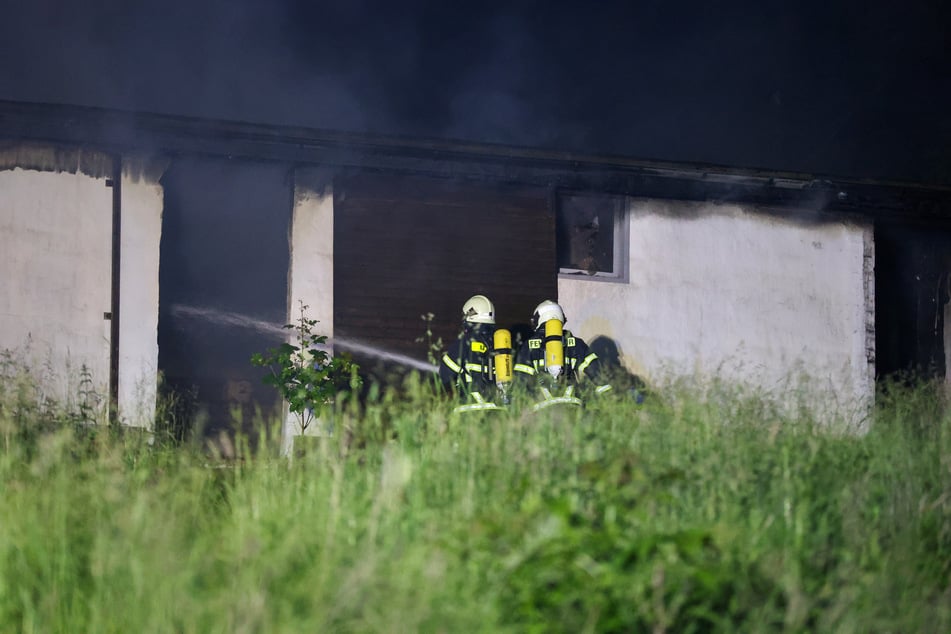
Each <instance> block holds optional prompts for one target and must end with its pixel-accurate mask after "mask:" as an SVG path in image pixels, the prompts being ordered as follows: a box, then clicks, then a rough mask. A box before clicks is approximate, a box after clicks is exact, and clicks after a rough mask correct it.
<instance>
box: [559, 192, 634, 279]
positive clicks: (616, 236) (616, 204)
mask: <svg viewBox="0 0 951 634" xmlns="http://www.w3.org/2000/svg"><path fill="white" fill-rule="evenodd" d="M555 200H556V203H555V206H556V236H557V250H558V273H559V275H561V276H562V277H565V276H568V277H572V278H576V277H579V278H585V279H594V280H601V281H612V282H626V281H627V278H628V266H627V260H628V258H627V254H628V251H627V249H628V246H627V241H628V227H627V222H628V218H627V214H626V213H625V210H626V198H625V197H623V196H610V195H605V194H590V193H575V192H571V193H559V194H558V195H557V196H556V199H555Z"/></svg>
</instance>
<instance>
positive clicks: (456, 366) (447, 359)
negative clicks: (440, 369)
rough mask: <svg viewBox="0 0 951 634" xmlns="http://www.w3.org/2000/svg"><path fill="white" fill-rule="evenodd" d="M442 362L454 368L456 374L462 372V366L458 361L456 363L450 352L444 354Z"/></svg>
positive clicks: (451, 368)
mask: <svg viewBox="0 0 951 634" xmlns="http://www.w3.org/2000/svg"><path fill="white" fill-rule="evenodd" d="M442 362H443V363H445V364H446V366H447V367H448V368H449V369H450V370H452V371H453V372H455V373H456V374H459V373H460V372H462V366H460V365H459V364H458V363H456V362H455V361H453V360H452V358H450V356H449V355H448V354H444V355H442Z"/></svg>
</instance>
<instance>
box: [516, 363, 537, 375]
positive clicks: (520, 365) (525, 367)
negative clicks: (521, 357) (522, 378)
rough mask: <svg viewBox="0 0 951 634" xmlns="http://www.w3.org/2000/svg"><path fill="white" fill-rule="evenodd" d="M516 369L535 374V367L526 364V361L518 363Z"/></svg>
mask: <svg viewBox="0 0 951 634" xmlns="http://www.w3.org/2000/svg"><path fill="white" fill-rule="evenodd" d="M514 369H515V371H516V372H523V373H525V374H535V368H533V367H532V366H530V365H525V364H524V363H516V364H515V368H514Z"/></svg>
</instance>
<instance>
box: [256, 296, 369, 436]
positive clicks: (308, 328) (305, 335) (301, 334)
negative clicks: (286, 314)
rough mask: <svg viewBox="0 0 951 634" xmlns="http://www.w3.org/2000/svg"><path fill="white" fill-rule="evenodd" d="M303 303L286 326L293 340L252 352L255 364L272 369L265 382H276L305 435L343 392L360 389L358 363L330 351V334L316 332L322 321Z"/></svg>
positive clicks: (269, 383)
mask: <svg viewBox="0 0 951 634" xmlns="http://www.w3.org/2000/svg"><path fill="white" fill-rule="evenodd" d="M307 309H308V306H307V305H305V304H304V303H303V302H301V303H300V317H298V318H297V320H296V321H295V322H294V323H293V324H286V325H285V326H284V328H285V329H287V330H292V331H293V333H294V335H293V337H292V338H291V340H290V341H285V342H284V343H282V344H281V345H279V346H277V347H275V348H271V349H269V350H268V351H267V352H265V353H260V352H256V353H254V354H253V355H251V364H252V365H255V366H259V367H263V368H267V369H268V374H267V375H266V376H265V377H264V379H263V380H264V383H265V384H267V385H273V386H274V387H276V388H277V389H278V391H279V392H280V394H281V396H282V397H283V398H284V400H285V401H287V405H288V409H289V410H290V411H291V412H293V413H294V414H295V415H296V416H297V420H298V426H299V431H300V433H301V434H303V433H304V432H306V431H307V428H308V427H310V425H311V424H312V423H313V422H314V420H316V419H317V418H318V417H320V415H321V414H322V413H323V412H324V411H325V410H326V409H327V408H328V407H329V406H331V405H332V404H333V402H334V400H335V399H336V397H337V395H338V394H340V393H341V392H347V391H351V390H356V389H359V387H360V385H361V384H362V381H361V379H360V377H359V375H358V374H357V370H358V369H359V368H358V366H357V365H356V364H355V363H354V362H353V361H352V359H351V358H350V357H349V356H348V355H331V354H329V353H328V352H327V337H326V335H321V334H318V333H317V332H316V327H317V323H318V320H316V319H311V318H309V317H307V314H306V311H307Z"/></svg>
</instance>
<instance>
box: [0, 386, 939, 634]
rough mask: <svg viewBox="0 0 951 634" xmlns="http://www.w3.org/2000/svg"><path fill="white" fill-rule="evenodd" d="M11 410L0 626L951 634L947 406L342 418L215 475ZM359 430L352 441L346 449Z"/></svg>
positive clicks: (24, 407)
mask: <svg viewBox="0 0 951 634" xmlns="http://www.w3.org/2000/svg"><path fill="white" fill-rule="evenodd" d="M5 388H6V389H4V391H3V395H4V397H3V399H4V400H2V401H0V481H2V483H3V493H2V495H0V631H2V632H123V633H129V632H136V633H139V632H162V633H166V632H201V633H203V634H204V633H208V632H229V633H232V632H324V631H327V632H417V631H419V632H506V631H508V632H612V631H614V632H708V631H723V632H730V631H749V632H759V631H766V632H774V631H775V632H784V631H788V632H807V631H815V632H948V631H951V581H949V580H951V415H949V414H948V413H947V412H946V411H945V408H944V407H943V405H942V399H941V398H940V397H939V396H938V395H937V393H936V392H935V391H934V390H931V389H927V388H920V389H916V390H900V391H897V392H896V393H895V394H894V395H893V396H891V397H883V398H882V399H881V404H880V406H879V408H878V409H877V410H876V411H875V413H874V420H873V421H872V424H871V431H870V432H869V433H868V434H866V435H864V436H860V437H859V436H851V435H847V434H839V433H834V432H830V431H824V430H822V429H819V428H817V427H816V426H815V425H814V424H812V423H811V422H810V421H808V420H803V419H797V418H790V417H783V416H781V415H779V414H777V413H775V412H774V411H773V410H772V409H771V408H770V407H768V406H767V405H766V404H764V403H762V402H760V401H758V400H756V399H755V398H748V397H741V396H738V395H730V394H720V395H718V396H717V397H715V398H710V397H708V398H703V399H700V398H697V397H693V396H690V395H689V394H686V393H685V394H682V395H677V396H671V395H668V398H666V399H664V400H663V401H658V400H649V401H648V402H646V403H644V404H643V405H636V404H633V403H630V402H623V401H608V400H605V401H604V402H600V403H597V404H595V405H593V406H591V407H589V408H588V409H586V410H584V411H583V412H560V413H548V414H545V415H543V416H541V415H540V416H535V417H529V416H516V415H503V416H496V417H494V418H493V417H486V418H468V419H453V418H452V417H451V416H450V415H449V406H448V405H447V404H446V403H442V402H439V401H437V400H434V399H433V398H432V397H431V396H425V395H420V396H418V397H406V398H401V399H398V400H397V399H393V398H383V399H380V401H379V402H377V403H375V404H371V405H368V406H367V407H366V409H365V411H362V412H361V413H359V414H357V413H355V412H347V411H343V412H340V413H339V414H338V416H337V420H336V425H337V429H338V433H337V434H336V435H335V436H334V437H333V438H329V439H325V440H323V441H319V442H317V443H316V444H314V445H313V446H312V447H310V449H309V451H308V452H307V453H306V454H304V455H300V456H297V457H295V458H294V459H293V460H292V461H288V460H287V459H282V458H280V457H277V456H276V455H272V454H273V453H276V452H272V453H269V452H268V451H261V452H259V454H258V455H257V456H256V457H254V458H251V457H248V458H246V459H244V460H238V461H225V460H217V459H215V458H214V456H209V455H208V453H207V452H205V451H201V450H199V449H196V448H194V447H188V446H184V447H183V446H169V445H164V444H163V443H154V444H151V445H150V444H148V443H146V442H144V440H143V439H141V438H134V437H131V436H130V435H128V434H126V435H124V436H122V437H119V436H117V435H114V434H112V433H110V432H109V431H108V430H107V429H104V428H95V429H89V428H85V427H81V426H78V425H76V424H75V423H70V422H62V421H61V422H59V423H55V422H51V421H50V414H49V413H48V412H43V411H40V410H39V409H38V408H36V407H33V406H29V405H28V404H25V403H24V402H22V400H21V401H18V400H17V399H16V398H15V396H16V395H15V390H12V389H10V386H5ZM344 430H348V432H347V433H344Z"/></svg>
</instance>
